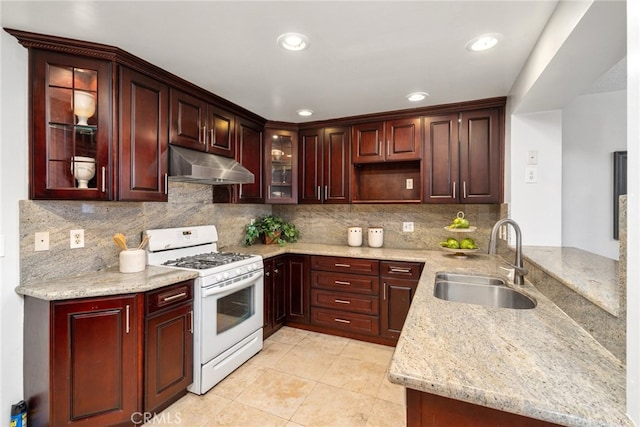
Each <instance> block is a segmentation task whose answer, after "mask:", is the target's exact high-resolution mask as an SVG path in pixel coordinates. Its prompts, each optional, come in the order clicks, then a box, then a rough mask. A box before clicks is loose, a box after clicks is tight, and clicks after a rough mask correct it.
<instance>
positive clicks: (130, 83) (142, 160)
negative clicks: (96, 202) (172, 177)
mask: <svg viewBox="0 0 640 427" xmlns="http://www.w3.org/2000/svg"><path fill="white" fill-rule="evenodd" d="M119 114H120V117H119V124H120V138H119V141H120V142H119V149H118V155H119V160H118V164H119V165H120V176H119V177H118V199H119V200H148V201H158V202H166V201H167V184H168V182H167V164H168V163H167V150H168V139H169V135H168V129H169V87H168V86H167V85H165V84H163V83H161V82H159V81H157V80H155V79H152V78H151V77H148V76H146V75H144V74H141V73H138V72H136V71H133V70H131V69H129V68H126V67H121V68H120V109H119Z"/></svg>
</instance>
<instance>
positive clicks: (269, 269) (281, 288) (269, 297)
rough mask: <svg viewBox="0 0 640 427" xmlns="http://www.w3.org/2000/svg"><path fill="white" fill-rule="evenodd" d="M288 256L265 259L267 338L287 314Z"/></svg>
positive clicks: (264, 328)
mask: <svg viewBox="0 0 640 427" xmlns="http://www.w3.org/2000/svg"><path fill="white" fill-rule="evenodd" d="M286 279H287V257H286V256H277V257H275V258H267V259H265V260H264V327H263V329H262V334H263V337H264V338H267V337H268V336H270V335H271V334H273V333H274V332H275V331H277V330H278V329H280V328H281V327H282V326H283V325H284V322H285V318H286V315H287V310H286V296H287V286H286Z"/></svg>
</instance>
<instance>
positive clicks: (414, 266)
mask: <svg viewBox="0 0 640 427" xmlns="http://www.w3.org/2000/svg"><path fill="white" fill-rule="evenodd" d="M423 266H424V264H422V263H419V262H404V261H382V262H381V263H380V276H382V277H397V278H402V279H408V280H418V279H419V278H420V273H422V267H423Z"/></svg>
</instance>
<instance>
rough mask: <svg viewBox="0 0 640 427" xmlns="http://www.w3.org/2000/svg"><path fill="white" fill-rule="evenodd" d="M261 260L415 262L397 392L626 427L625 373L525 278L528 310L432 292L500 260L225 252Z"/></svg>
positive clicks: (131, 287) (395, 252)
mask: <svg viewBox="0 0 640 427" xmlns="http://www.w3.org/2000/svg"><path fill="white" fill-rule="evenodd" d="M220 250H221V251H237V252H245V253H252V254H257V255H262V256H263V257H265V258H270V257H273V256H277V255H281V254H286V253H295V254H309V255H328V256H345V257H359V258H372V259H381V260H397V261H417V262H424V263H425V267H424V269H423V272H422V275H421V277H420V282H419V285H418V288H417V291H416V294H415V297H414V300H413V302H412V304H411V308H410V310H409V314H408V316H407V320H406V322H405V325H404V328H403V330H402V334H401V335H400V339H399V340H398V345H397V347H396V349H395V352H394V355H393V358H392V360H391V364H390V366H389V379H390V380H391V381H392V382H394V383H396V384H400V385H402V386H405V387H408V388H412V389H415V390H419V391H424V392H427V393H432V394H436V395H439V396H443V397H448V398H452V399H456V400H460V401H464V402H469V403H473V404H477V405H481V406H486V407H489V408H494V409H498V410H501V411H505V412H511V413H515V414H520V415H524V416H528V417H531V418H536V419H541V420H546V421H550V422H554V423H558V424H563V425H568V426H609V425H610V426H624V425H632V423H631V422H630V420H629V419H628V418H627V417H626V415H625V398H626V396H625V384H626V377H625V368H624V366H623V365H622V364H621V363H620V361H618V359H616V358H615V357H614V356H613V355H612V354H611V353H609V352H608V351H607V350H606V349H605V348H604V347H602V346H601V345H600V344H599V343H598V342H597V341H596V340H595V339H593V337H591V336H590V335H589V334H588V333H587V332H586V331H585V330H584V329H582V328H581V327H580V326H578V324H576V323H575V322H574V321H573V320H572V319H571V318H569V317H568V316H567V315H566V314H565V313H564V312H563V311H562V310H560V309H559V308H558V307H557V306H556V305H554V304H553V303H552V302H551V301H550V300H549V299H547V298H546V297H545V296H544V295H542V294H541V293H540V292H538V291H537V289H536V288H535V287H534V286H533V285H531V283H529V282H528V281H526V283H525V285H524V286H523V287H522V288H520V289H519V290H521V291H522V292H524V293H526V294H528V295H530V296H531V297H533V298H534V299H536V301H537V303H538V305H537V307H536V308H535V309H532V310H511V309H491V308H485V307H481V306H476V305H471V304H464V303H455V302H448V301H443V300H440V299H438V298H436V297H434V296H433V283H434V278H435V274H436V273H437V272H440V271H453V272H464V273H478V274H489V275H501V276H502V275H503V271H502V270H501V268H500V267H501V266H503V265H504V264H503V262H502V260H501V258H499V257H496V256H488V255H484V254H477V255H473V256H470V257H468V258H466V259H457V258H455V257H451V256H448V255H446V254H445V253H444V252H440V251H432V250H406V249H390V248H384V247H383V248H368V247H357V248H352V247H348V246H337V245H336V246H333V245H321V244H309V243H295V244H287V245H285V246H282V247H279V246H277V245H269V246H265V245H254V246H250V247H246V248H245V247H242V246H228V247H221V248H220ZM195 276H196V275H195V273H193V272H189V271H186V270H176V269H170V268H164V267H152V266H147V269H146V270H145V271H143V272H140V273H131V274H122V273H120V272H119V271H118V270H117V268H113V269H107V270H104V271H100V272H96V273H92V274H87V275H82V276H75V277H70V278H64V279H59V280H47V281H46V282H42V283H26V284H22V285H20V286H19V287H18V288H17V289H16V292H18V293H19V294H22V295H29V296H33V297H37V298H41V299H45V300H57V299H72V298H80V297H90V296H101V295H112V294H124V293H130V292H143V291H148V290H151V289H155V288H159V287H162V286H166V285H169V284H172V283H176V282H180V281H183V280H188V279H191V278H194V277H195Z"/></svg>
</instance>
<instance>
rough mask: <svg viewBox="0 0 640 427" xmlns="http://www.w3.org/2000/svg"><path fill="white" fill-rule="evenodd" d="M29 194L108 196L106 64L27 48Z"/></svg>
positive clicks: (110, 94)
mask: <svg viewBox="0 0 640 427" xmlns="http://www.w3.org/2000/svg"><path fill="white" fill-rule="evenodd" d="M29 66H30V76H31V138H30V145H29V157H30V168H29V174H30V182H29V190H30V198H32V199H82V200H110V199H111V198H112V195H113V187H112V183H111V179H110V178H111V176H112V174H113V173H114V172H113V165H112V163H111V153H112V145H111V141H112V135H113V128H112V127H111V126H112V123H113V90H112V83H111V82H112V71H113V67H112V64H111V63H110V62H108V61H103V60H98V59H93V58H84V57H78V56H75V55H69V54H65V53H58V52H50V51H45V50H39V49H31V50H30V55H29Z"/></svg>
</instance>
